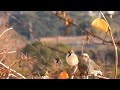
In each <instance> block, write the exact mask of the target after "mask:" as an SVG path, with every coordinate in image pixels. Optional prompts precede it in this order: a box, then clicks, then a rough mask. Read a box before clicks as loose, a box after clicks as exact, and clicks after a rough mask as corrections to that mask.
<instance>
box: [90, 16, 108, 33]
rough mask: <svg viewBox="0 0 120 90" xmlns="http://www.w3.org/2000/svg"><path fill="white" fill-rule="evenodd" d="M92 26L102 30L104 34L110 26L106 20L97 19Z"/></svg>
mask: <svg viewBox="0 0 120 90" xmlns="http://www.w3.org/2000/svg"><path fill="white" fill-rule="evenodd" d="M91 25H92V26H93V27H94V28H97V29H99V30H102V31H104V32H107V31H108V24H107V23H106V22H105V20H104V19H100V18H97V19H95V20H94V21H93V22H92V24H91Z"/></svg>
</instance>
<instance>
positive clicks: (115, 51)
mask: <svg viewBox="0 0 120 90" xmlns="http://www.w3.org/2000/svg"><path fill="white" fill-rule="evenodd" d="M100 13H101V15H102V16H103V18H104V19H105V21H106V22H107V24H108V31H109V34H110V37H111V40H112V44H113V46H114V54H115V65H114V67H115V71H114V79H116V77H117V67H118V52H117V46H116V44H115V41H114V38H113V35H112V31H111V27H110V25H109V23H108V21H107V20H106V18H105V16H104V14H103V13H102V12H101V11H100Z"/></svg>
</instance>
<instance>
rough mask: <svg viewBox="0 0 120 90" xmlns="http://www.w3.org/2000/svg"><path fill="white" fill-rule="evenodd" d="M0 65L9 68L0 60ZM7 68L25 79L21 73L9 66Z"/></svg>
mask: <svg viewBox="0 0 120 90" xmlns="http://www.w3.org/2000/svg"><path fill="white" fill-rule="evenodd" d="M0 65H2V66H4V67H5V68H7V69H9V66H6V65H5V64H3V63H2V62H0ZM9 70H10V71H11V73H12V72H13V73H15V74H17V75H18V76H20V77H22V78H23V79H26V78H25V77H24V76H23V75H22V74H20V73H18V72H16V71H15V70H13V69H11V68H10V69H9Z"/></svg>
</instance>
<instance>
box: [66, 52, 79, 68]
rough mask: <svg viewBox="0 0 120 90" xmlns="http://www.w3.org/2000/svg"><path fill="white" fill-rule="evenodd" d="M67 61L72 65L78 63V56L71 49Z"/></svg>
mask: <svg viewBox="0 0 120 90" xmlns="http://www.w3.org/2000/svg"><path fill="white" fill-rule="evenodd" d="M66 62H67V63H68V64H69V65H70V67H73V66H77V65H78V62H79V61H78V57H77V55H76V54H75V53H74V51H73V50H70V51H69V52H68V54H67V55H66Z"/></svg>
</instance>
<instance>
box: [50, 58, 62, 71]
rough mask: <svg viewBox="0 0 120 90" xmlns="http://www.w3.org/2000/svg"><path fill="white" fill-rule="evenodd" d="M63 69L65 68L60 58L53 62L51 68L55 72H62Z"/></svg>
mask: <svg viewBox="0 0 120 90" xmlns="http://www.w3.org/2000/svg"><path fill="white" fill-rule="evenodd" d="M62 67H63V65H62V62H61V60H60V59H59V58H55V59H53V61H52V63H51V68H52V70H53V71H54V72H56V71H60V70H61V69H62Z"/></svg>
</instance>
